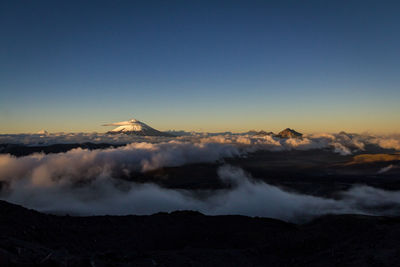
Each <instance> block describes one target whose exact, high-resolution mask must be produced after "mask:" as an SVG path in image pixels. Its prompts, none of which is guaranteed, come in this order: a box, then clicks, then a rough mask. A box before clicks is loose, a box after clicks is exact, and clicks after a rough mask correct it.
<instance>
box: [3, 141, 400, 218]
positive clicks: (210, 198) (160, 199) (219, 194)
mask: <svg viewBox="0 0 400 267" xmlns="http://www.w3.org/2000/svg"><path fill="white" fill-rule="evenodd" d="M143 146H145V147H146V149H145V150H147V149H150V150H151V149H154V147H151V146H149V145H143ZM147 146H148V147H147ZM82 152H83V153H82ZM142 152H143V151H142ZM119 153H121V152H119ZM65 154H68V153H65ZM194 154H195V153H194ZM200 154H201V153H200ZM76 155H79V156H78V157H77V158H75V159H74V161H71V160H70V161H69V162H67V165H68V166H64V165H65V164H66V161H65V157H66V158H68V159H69V158H70V157H72V158H73V157H74V156H76ZM113 156H115V155H113ZM35 157H36V158H32V159H30V160H26V159H24V160H23V162H21V163H16V162H15V160H17V161H18V159H16V158H7V157H4V156H3V157H2V158H1V162H2V164H3V165H2V167H4V166H5V165H4V164H9V163H11V166H12V169H10V171H11V172H15V171H17V170H18V169H20V172H19V173H18V176H8V175H9V173H6V172H4V171H3V172H2V173H1V178H2V180H5V178H6V180H8V183H9V186H8V187H7V188H6V189H3V191H2V192H1V194H0V196H1V198H2V199H4V200H7V201H10V202H13V203H17V204H21V205H23V206H26V207H29V208H33V209H36V210H39V211H44V212H51V213H61V214H65V213H68V214H78V215H102V214H110V215H125V214H153V213H156V212H160V211H165V212H169V211H174V210H198V211H200V212H203V213H205V214H211V215H217V214H240V215H248V216H262V217H271V218H277V219H282V220H286V221H293V222H304V221H307V220H309V219H311V218H314V217H315V216H319V215H323V214H332V213H333V214H342V213H357V214H373V215H392V214H398V211H399V207H400V192H398V191H395V192H388V191H384V190H379V189H375V188H371V187H367V186H361V187H354V188H352V189H350V190H348V191H345V192H341V193H340V194H339V196H340V199H328V198H321V197H315V196H309V195H302V194H296V193H293V192H287V191H284V190H282V189H280V188H278V187H276V186H272V185H269V184H266V183H264V182H260V181H257V180H254V179H253V178H252V177H251V176H250V175H249V174H247V173H245V172H244V171H243V170H242V169H240V168H236V167H232V166H229V165H224V166H222V167H221V168H220V169H219V170H218V175H219V177H220V179H221V180H222V182H224V183H226V184H229V185H230V187H229V189H224V190H215V191H203V192H202V193H203V194H199V193H201V192H194V191H189V190H175V189H166V188H161V187H160V186H157V185H155V184H152V183H144V184H138V183H134V182H128V181H124V180H121V179H116V178H113V176H112V175H111V174H112V168H110V167H108V168H105V167H99V166H98V160H104V162H103V163H105V162H107V160H108V159H109V158H108V157H107V156H103V157H100V158H101V159H98V157H99V156H98V155H97V154H94V155H90V154H87V152H84V151H81V150H76V151H73V152H72V153H70V154H68V155H67V156H66V155H64V156H63V157H55V158H51V159H46V160H45V161H46V164H45V165H40V164H39V165H37V162H41V161H42V160H43V159H45V158H46V156H43V155H37V156H35ZM125 157H126V154H123V153H121V154H120V155H119V157H118V158H119V159H121V160H122V159H124V158H125ZM94 159H95V160H94ZM13 161H14V162H13ZM88 163H91V164H94V165H93V166H90V164H88ZM175 163H176V162H174V164H175ZM22 164H26V166H23V165H22ZM35 164H36V165H35ZM96 165H97V168H99V169H96ZM33 166H36V167H33ZM115 166H116V165H115ZM23 167H24V168H23ZM119 167H121V166H119ZM0 169H1V170H3V168H0ZM79 173H81V174H82V176H80V175H79ZM15 174H16V173H15ZM78 178H79V180H77V179H78ZM199 195H203V197H199ZM204 196H205V197H204Z"/></svg>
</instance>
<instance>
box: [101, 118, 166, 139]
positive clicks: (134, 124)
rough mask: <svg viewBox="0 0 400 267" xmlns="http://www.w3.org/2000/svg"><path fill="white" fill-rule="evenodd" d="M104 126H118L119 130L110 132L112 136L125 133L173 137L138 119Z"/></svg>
mask: <svg viewBox="0 0 400 267" xmlns="http://www.w3.org/2000/svg"><path fill="white" fill-rule="evenodd" d="M103 126H118V127H117V128H115V129H113V130H111V131H109V132H108V133H111V134H118V133H124V134H132V135H140V136H167V137H171V136H172V135H171V134H168V133H164V132H161V131H158V130H156V129H154V128H152V127H150V126H149V125H147V124H145V123H143V122H141V121H139V120H136V119H131V120H129V121H121V122H114V123H108V124H104V125H103Z"/></svg>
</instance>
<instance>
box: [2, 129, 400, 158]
mask: <svg viewBox="0 0 400 267" xmlns="http://www.w3.org/2000/svg"><path fill="white" fill-rule="evenodd" d="M140 142H144V143H151V144H155V143H168V142H189V143H217V144H230V145H236V146H241V147H243V146H247V149H248V150H249V151H250V150H258V149H264V150H270V151H282V150H291V149H298V150H309V149H323V148H330V149H332V150H333V151H334V152H337V153H340V154H342V155H350V154H352V153H353V152H356V151H362V150H364V149H365V147H366V146H368V145H375V146H378V147H380V148H384V149H394V150H400V135H367V134H365V135H359V134H347V133H344V132H341V133H334V134H330V133H320V134H308V135H304V136H303V137H302V138H289V139H288V138H279V137H276V136H272V135H260V136H259V135H251V134H231V133H226V134H209V133H195V132H193V133H186V134H185V135H181V136H178V137H173V138H170V137H156V136H134V135H126V134H107V133H52V134H48V133H46V134H0V144H20V145H27V146H45V145H52V144H76V143H107V144H115V145H121V144H122V145H125V144H130V143H140ZM0 149H1V148H0ZM0 153H1V151H0Z"/></svg>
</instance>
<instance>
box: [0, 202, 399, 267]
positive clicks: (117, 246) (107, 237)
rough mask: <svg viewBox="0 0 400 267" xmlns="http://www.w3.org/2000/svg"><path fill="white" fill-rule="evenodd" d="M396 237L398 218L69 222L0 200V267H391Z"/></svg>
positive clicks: (157, 217)
mask: <svg viewBox="0 0 400 267" xmlns="http://www.w3.org/2000/svg"><path fill="white" fill-rule="evenodd" d="M399 239H400V218H389V217H369V216H356V215H336V216H331V215H329V216H324V217H320V218H318V219H315V220H314V221H312V222H310V223H307V224H303V225H296V224H290V223H286V222H283V221H279V220H274V219H268V218H250V217H244V216H233V215H230V216H205V215H202V214H201V213H198V212H191V211H177V212H173V213H169V214H168V213H158V214H154V215H151V216H93V217H72V216H55V215H47V214H42V213H39V212H36V211H33V210H28V209H25V208H22V207H20V206H17V205H13V204H10V203H7V202H4V201H1V202H0V265H1V266H17V265H26V266H398V265H399V264H400V247H399V246H398V240H399Z"/></svg>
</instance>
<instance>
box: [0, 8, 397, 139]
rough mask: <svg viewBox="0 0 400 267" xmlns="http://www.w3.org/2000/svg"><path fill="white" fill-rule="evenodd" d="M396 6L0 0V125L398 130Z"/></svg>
mask: <svg viewBox="0 0 400 267" xmlns="http://www.w3.org/2000/svg"><path fill="white" fill-rule="evenodd" d="M399 85H400V2H399V1H365V0H364V1H351V0H350V1H17V0H13V1H4V0H3V1H1V2H0V92H1V95H0V133H19V132H36V131H38V130H40V129H46V130H48V131H50V132H55V131H107V130H109V128H103V127H101V126H100V125H101V124H103V123H106V122H115V121H122V120H127V119H129V118H131V117H135V118H137V119H139V120H142V121H144V122H146V123H148V124H149V125H151V126H153V127H155V128H158V129H161V130H167V129H177V130H178V129H184V130H197V131H198V130H202V131H226V130H232V131H246V130H249V129H265V130H273V131H277V130H280V129H281V128H286V127H293V128H296V129H298V130H301V131H304V132H315V131H319V132H320V131H340V130H346V131H354V132H362V131H371V132H400V86H399Z"/></svg>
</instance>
